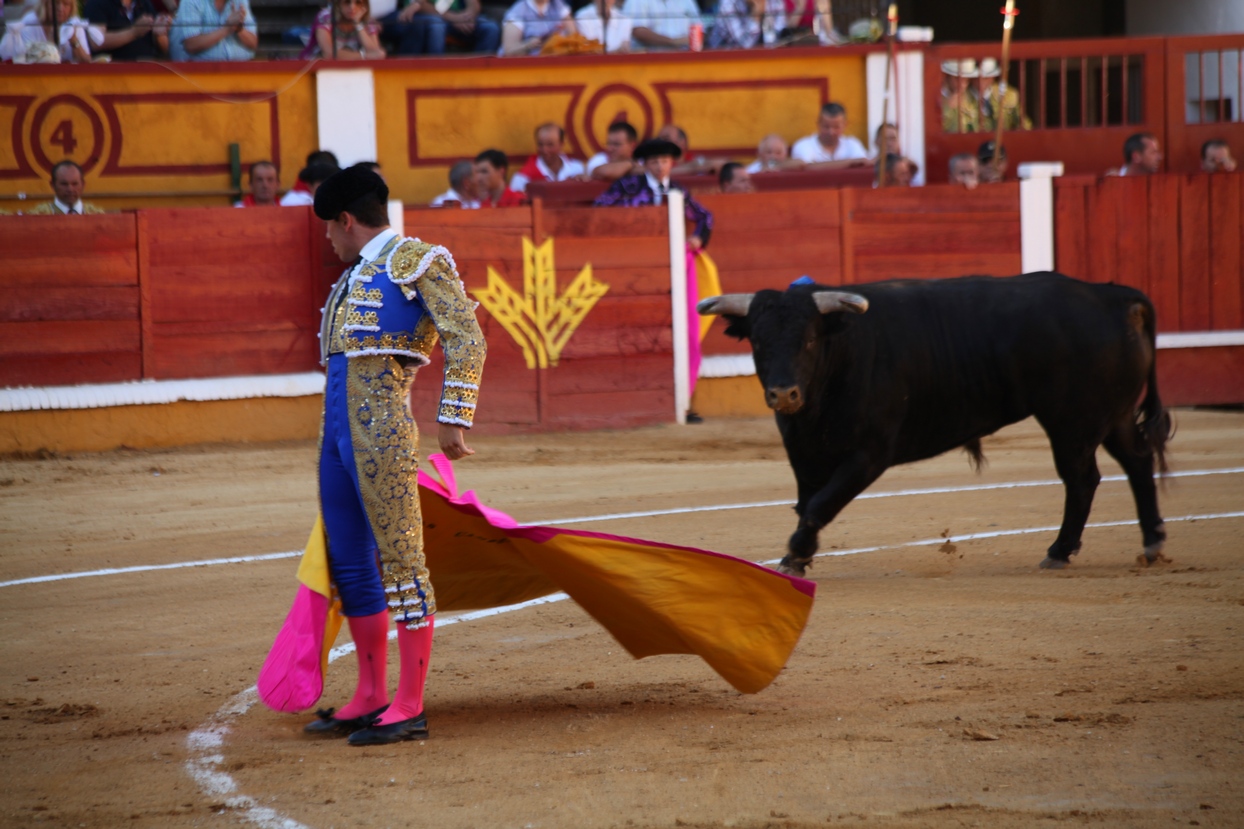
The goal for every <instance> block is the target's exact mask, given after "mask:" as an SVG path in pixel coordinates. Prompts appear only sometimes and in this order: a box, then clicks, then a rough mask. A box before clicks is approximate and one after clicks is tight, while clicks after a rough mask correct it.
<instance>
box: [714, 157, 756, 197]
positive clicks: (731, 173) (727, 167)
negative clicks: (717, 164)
mask: <svg viewBox="0 0 1244 829" xmlns="http://www.w3.org/2000/svg"><path fill="white" fill-rule="evenodd" d="M717 183H718V184H720V185H721V192H723V193H755V192H756V188H755V187H754V186H752V176H751V173H749V172H747V169H746V168H744V166H743V165H742V164H740V163H738V162H737V161H728V162H726V163H725V164H723V165H722V167H721V172H720V173H718V174H717Z"/></svg>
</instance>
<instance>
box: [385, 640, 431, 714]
mask: <svg viewBox="0 0 1244 829" xmlns="http://www.w3.org/2000/svg"><path fill="white" fill-rule="evenodd" d="M432 619H433V617H431V616H429V617H427V619H425V620H424V621H425V623H426V624H424V625H423V626H422V627H419V628H417V629H416V630H409V629H407V627H406V626H405V625H404V624H402V623H401V622H398V624H397V650H398V653H399V654H401V657H402V668H401V674H400V675H399V677H398V680H397V693H396V694H395V695H394V696H393V704H392V705H390V706H389V710H388V711H385V712H384V716H382V717H381V718H380V719H379V720H377V722H376V724H377V725H389V724H390V723H395V722H401V721H402V720H409V719H411V718H412V717H417V716H419V715H420V714H422V713H423V686H424V683H426V682H427V679H428V660H429V659H431V657H432Z"/></svg>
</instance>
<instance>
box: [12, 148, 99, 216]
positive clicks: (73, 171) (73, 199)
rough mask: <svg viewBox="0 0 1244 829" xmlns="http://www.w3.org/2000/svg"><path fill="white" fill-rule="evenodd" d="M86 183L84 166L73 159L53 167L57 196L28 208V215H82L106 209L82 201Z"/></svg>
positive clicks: (53, 186)
mask: <svg viewBox="0 0 1244 829" xmlns="http://www.w3.org/2000/svg"><path fill="white" fill-rule="evenodd" d="M85 189H86V184H85V183H84V182H83V179H82V168H81V167H79V166H78V165H77V164H75V163H74V162H72V161H62V162H60V163H59V164H57V165H56V166H55V167H53V168H52V192H53V193H55V194H56V198H54V199H52V200H51V201H45V202H43V203H42V204H40V205H38V206H37V207H35V209H34V210H27V211H26V215H27V216H81V215H83V214H86V215H90V214H94V213H103V212H104V211H103V210H101V209H100V208H98V207H96V206H95V205H93V204H91V203H90V202H84V201H82V192H83V191H84V190H85Z"/></svg>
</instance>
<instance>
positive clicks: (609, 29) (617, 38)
mask: <svg viewBox="0 0 1244 829" xmlns="http://www.w3.org/2000/svg"><path fill="white" fill-rule="evenodd" d="M616 5H617V0H592V2H591V3H588V4H587V5H586V6H584V7H583V8H581V9H579V10H578V11H577V12H575V16H574V23H575V26H576V27H577V28H578V29H579V34H581V35H583V36H584V37H585V38H587V39H588V40H595V41H596V42H597V43H600V44H601V45H602V46H604V47H605V51H606V52H629V51H631V33H632V30H633V29H634V22H633V21H632V20H631V19H630V18H629V17H627V16H626V15H625V14H623V13H622V11H621V10H620V9H617V8H614V7H615V6H616Z"/></svg>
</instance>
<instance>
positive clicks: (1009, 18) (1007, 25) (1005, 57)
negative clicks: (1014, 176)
mask: <svg viewBox="0 0 1244 829" xmlns="http://www.w3.org/2000/svg"><path fill="white" fill-rule="evenodd" d="M1017 14H1019V12H1018V11H1016V10H1015V0H1006V8H1005V9H1003V10H1002V74H1001V75H999V76H998V108H997V111H996V112H995V113H994V117H995V118H997V119H998V132H997V135H996V137H995V138H994V142H993V169H994V172H995V173H996V174H997V175H998V177H999V178H1001V176H1002V169H1001V168H1002V122H1003V118H1002V114H1003V112H1005V107H1004V104H1005V103H1006V79H1007V76H1008V75H1009V74H1010V70H1011V29H1012V28H1014V27H1015V15H1017Z"/></svg>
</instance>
